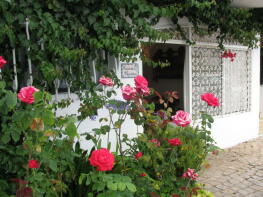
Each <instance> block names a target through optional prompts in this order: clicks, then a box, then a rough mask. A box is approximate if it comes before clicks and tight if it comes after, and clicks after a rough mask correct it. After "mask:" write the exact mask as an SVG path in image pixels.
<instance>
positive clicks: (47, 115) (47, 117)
mask: <svg viewBox="0 0 263 197" xmlns="http://www.w3.org/2000/svg"><path fill="white" fill-rule="evenodd" d="M42 118H43V121H44V124H45V125H50V126H52V125H53V124H54V123H55V115H54V113H53V112H52V111H51V110H44V111H43V112H42Z"/></svg>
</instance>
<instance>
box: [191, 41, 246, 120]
mask: <svg viewBox="0 0 263 197" xmlns="http://www.w3.org/2000/svg"><path fill="white" fill-rule="evenodd" d="M232 53H236V57H235V58H234V60H233V61H231V59H229V58H222V57H221V51H220V50H219V49H218V48H212V47H200V46H199V47H193V48H192V112H193V116H195V117H199V116H198V114H199V112H200V111H207V109H209V113H210V114H212V115H214V116H218V115H224V114H231V113H236V112H247V111H249V110H250V103H251V102H250V89H251V88H250V78H251V62H250V56H251V52H250V51H249V50H241V49H240V50H232ZM206 92H209V93H213V94H214V95H215V96H216V97H217V98H219V100H220V103H221V105H220V107H215V108H213V107H209V108H207V106H206V103H205V102H203V101H201V98H200V95H201V94H203V93H206Z"/></svg>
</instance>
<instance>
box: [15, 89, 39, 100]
mask: <svg viewBox="0 0 263 197" xmlns="http://www.w3.org/2000/svg"><path fill="white" fill-rule="evenodd" d="M38 91H39V90H38V89H36V88H35V87H34V86H27V87H23V88H21V90H20V91H19V93H18V95H17V97H18V99H19V100H20V101H22V102H24V103H27V104H32V103H34V101H35V98H34V93H35V92H38Z"/></svg>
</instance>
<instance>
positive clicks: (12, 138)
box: [0, 76, 213, 197]
mask: <svg viewBox="0 0 263 197" xmlns="http://www.w3.org/2000/svg"><path fill="white" fill-rule="evenodd" d="M100 79H101V80H99V83H100V84H102V85H103V86H114V87H117V88H118V87H121V86H122V87H121V88H120V89H121V92H122V95H123V99H124V101H119V100H115V99H112V95H114V94H115V91H114V89H111V88H110V89H107V88H103V87H102V86H98V87H96V88H97V89H96V90H97V91H99V92H102V93H100V94H96V93H92V94H90V93H87V94H85V92H84V93H83V94H82V95H85V96H86V97H81V105H80V109H79V115H78V117H76V116H74V115H71V116H64V117H56V116H55V114H54V110H55V109H56V108H58V107H59V106H66V105H67V104H65V103H57V104H54V103H52V102H51V96H50V95H49V94H48V93H46V92H43V91H40V90H38V89H37V88H35V87H33V86H28V87H23V88H21V90H20V91H19V93H18V94H17V95H16V93H12V92H10V91H8V90H6V89H5V85H4V83H3V82H1V83H0V99H1V100H2V101H3V102H2V103H0V107H2V111H1V112H0V113H1V117H6V118H3V119H1V121H2V122H1V125H2V126H1V133H0V139H1V146H0V149H1V152H0V156H1V158H3V159H2V161H0V164H1V166H0V170H1V171H2V172H4V174H2V175H0V184H1V180H2V181H3V185H4V184H8V183H9V179H12V180H22V182H23V184H22V182H21V181H19V182H12V183H10V184H12V185H13V186H12V187H5V192H6V193H8V194H15V193H17V194H18V195H22V196H23V195H29V196H39V195H47V196H52V195H54V196H59V195H63V196H93V197H117V196H131V197H132V196H135V197H148V196H162V197H163V196H164V197H168V196H169V197H170V196H181V197H182V196H190V195H192V194H194V192H193V191H196V190H198V189H197V188H199V187H197V185H196V178H197V176H198V174H197V172H198V170H200V168H201V165H202V163H203V161H204V159H205V156H206V154H207V152H208V151H212V150H213V149H212V148H211V147H212V146H213V140H212V138H211V137H210V133H209V131H208V130H207V127H206V126H208V127H209V126H210V124H211V123H212V117H210V116H209V115H207V114H202V124H201V125H202V127H200V128H199V127H195V126H190V123H191V118H190V115H189V114H188V113H187V112H184V111H182V110H181V111H175V112H173V111H172V110H171V109H170V108H169V107H168V106H167V107H166V108H164V109H160V110H156V109H155V105H154V104H153V103H151V102H148V101H146V100H145V98H144V97H145V96H146V95H148V94H149V93H150V89H149V87H148V81H147V80H146V79H145V78H144V77H142V76H138V77H136V78H135V79H134V85H135V86H134V87H132V86H129V85H124V86H123V85H122V84H119V83H118V82H117V83H116V84H113V83H112V82H113V80H112V79H111V78H108V77H104V76H103V77H102V78H100ZM114 81H115V80H114ZM173 98H174V97H173ZM17 99H18V100H20V101H21V102H23V103H24V104H21V102H17ZM104 107H105V109H106V110H108V112H109V114H108V116H107V117H98V118H97V119H93V121H98V122H100V123H103V124H101V127H99V128H94V129H93V130H92V131H89V132H87V133H84V134H82V136H84V137H85V139H86V140H87V141H86V142H87V143H92V144H93V145H94V147H93V148H92V149H90V150H85V149H82V148H81V146H80V143H79V142H78V140H79V135H78V132H77V126H76V119H78V121H79V123H78V124H80V123H81V121H83V120H85V119H86V118H88V119H90V118H91V117H92V116H94V115H95V114H96V111H97V110H98V109H100V108H104ZM174 113H175V115H174V116H173V115H172V114H174ZM128 116H130V117H132V118H133V120H134V122H135V124H137V125H142V126H143V128H144V132H143V133H140V134H138V136H137V137H135V138H133V139H130V138H128V136H127V135H122V125H123V123H124V122H125V120H126V118H127V117H128ZM114 117H118V118H117V119H116V118H114ZM112 131H113V132H114V133H115V135H116V143H117V144H116V147H111V142H110V140H109V137H107V139H108V140H107V142H106V143H104V147H103V146H102V140H101V137H102V136H103V135H106V136H109V135H110V133H111V134H112ZM92 132H93V133H94V134H92ZM74 141H75V142H74ZM76 141H77V142H76ZM74 144H75V145H74ZM14 145H15V146H14ZM124 145H125V146H126V148H125V149H124V148H123V147H124ZM2 147H4V149H3V148H2ZM106 147H107V148H106ZM110 150H114V152H113V153H111V152H110ZM10 151H11V152H10ZM14 152H15V153H17V154H16V155H15V157H14V155H13V153H14ZM11 161H16V162H15V163H16V164H15V165H14V164H13V163H12V162H11ZM10 166H11V167H10ZM25 183H26V184H25ZM17 184H20V185H21V184H22V186H18V185H17ZM15 186H16V187H17V189H14V188H15ZM182 188H184V189H182ZM0 194H1V193H0Z"/></svg>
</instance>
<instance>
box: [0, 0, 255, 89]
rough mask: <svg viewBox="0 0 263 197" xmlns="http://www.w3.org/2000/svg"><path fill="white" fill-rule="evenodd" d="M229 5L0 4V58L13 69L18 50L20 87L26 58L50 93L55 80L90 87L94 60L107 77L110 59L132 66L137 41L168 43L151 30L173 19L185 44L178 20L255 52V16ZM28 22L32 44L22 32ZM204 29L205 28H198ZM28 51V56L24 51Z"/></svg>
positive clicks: (90, 0)
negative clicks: (245, 46)
mask: <svg viewBox="0 0 263 197" xmlns="http://www.w3.org/2000/svg"><path fill="white" fill-rule="evenodd" d="M230 3H231V1H230V0H185V1H181V0H162V1H160V0H147V1H146V0H126V1H123V0H107V1H105V0H63V1H61V0H46V1H34V0H16V1H14V0H3V1H0V45H1V48H0V53H1V55H4V56H5V57H10V58H9V59H8V62H9V63H10V64H9V66H10V67H11V63H12V58H11V57H12V49H16V52H17V53H16V55H17V66H18V73H19V77H20V78H19V80H20V81H22V82H21V83H22V84H21V83H20V84H21V85H23V79H24V78H26V77H27V76H26V75H28V73H27V72H25V71H27V58H28V57H29V56H30V58H31V59H32V65H33V71H34V72H33V75H34V79H35V80H34V83H37V84H41V85H44V86H45V87H46V88H47V89H49V88H50V87H52V85H53V82H54V80H55V79H56V78H59V79H62V78H63V79H67V80H68V81H72V80H73V79H74V84H72V85H73V86H75V87H78V88H87V86H86V85H85V84H87V83H89V84H92V82H91V79H90V64H91V61H93V60H94V59H96V60H97V61H96V66H97V69H98V70H99V71H100V72H107V69H106V66H105V65H106V63H107V57H108V55H111V56H115V57H120V58H122V59H124V60H127V61H131V60H132V58H133V57H134V56H135V55H137V54H140V41H139V40H140V39H143V38H149V41H155V40H162V41H165V40H167V39H169V38H171V36H172V35H171V34H170V33H169V32H165V31H163V32H161V31H158V30H156V29H154V28H153V26H154V25H155V24H157V23H158V21H159V19H160V18H161V17H168V18H171V19H172V21H173V23H174V24H175V25H176V27H177V30H178V31H180V32H181V34H182V35H183V36H182V37H183V38H185V39H187V37H186V36H185V35H184V34H185V32H184V31H183V30H182V28H180V25H179V18H182V17H186V18H188V20H189V21H190V22H191V23H192V24H193V25H194V29H195V31H196V32H198V33H200V34H209V33H213V32H215V31H219V35H218V42H219V44H220V46H221V47H222V46H223V41H224V40H225V39H226V38H228V37H232V38H233V39H236V40H238V41H239V42H241V43H243V44H245V45H248V46H250V47H254V46H255V44H256V42H257V39H256V38H255V35H256V33H257V32H258V27H257V26H256V25H253V22H251V21H250V20H249V19H251V18H253V17H254V15H253V13H254V12H251V11H249V10H246V9H239V8H233V7H231V6H230ZM27 19H28V20H29V33H30V39H28V38H27V37H26V33H25V21H26V20H27ZM204 24H205V25H206V28H205V29H204V28H202V29H201V28H200V26H203V25H204ZM188 41H189V42H190V43H191V41H190V40H188ZM28 48H30V52H27V51H26V50H27V49H28ZM4 72H5V73H6V74H5V75H4V76H5V78H6V79H7V80H6V81H11V80H10V79H12V77H13V75H12V70H11V69H8V67H7V69H5V70H4ZM72 73H74V76H73V75H72ZM109 75H110V73H109ZM24 83H25V82H24ZM9 86H11V84H9Z"/></svg>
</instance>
